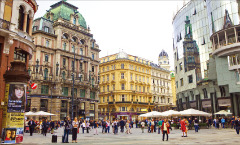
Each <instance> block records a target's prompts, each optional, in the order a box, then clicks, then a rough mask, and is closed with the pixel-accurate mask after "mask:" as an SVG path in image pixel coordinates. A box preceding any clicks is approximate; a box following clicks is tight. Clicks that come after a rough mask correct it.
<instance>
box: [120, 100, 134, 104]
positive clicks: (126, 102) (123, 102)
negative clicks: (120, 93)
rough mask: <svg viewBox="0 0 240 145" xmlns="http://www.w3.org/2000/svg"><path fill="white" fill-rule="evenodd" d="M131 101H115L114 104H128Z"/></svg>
mask: <svg viewBox="0 0 240 145" xmlns="http://www.w3.org/2000/svg"><path fill="white" fill-rule="evenodd" d="M130 103H132V102H131V101H121V102H116V104H130Z"/></svg>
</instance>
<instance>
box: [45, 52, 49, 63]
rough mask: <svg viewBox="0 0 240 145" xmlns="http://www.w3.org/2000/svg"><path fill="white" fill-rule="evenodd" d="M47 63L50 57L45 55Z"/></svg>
mask: <svg viewBox="0 0 240 145" xmlns="http://www.w3.org/2000/svg"><path fill="white" fill-rule="evenodd" d="M45 61H46V62H48V55H47V54H46V55H45Z"/></svg>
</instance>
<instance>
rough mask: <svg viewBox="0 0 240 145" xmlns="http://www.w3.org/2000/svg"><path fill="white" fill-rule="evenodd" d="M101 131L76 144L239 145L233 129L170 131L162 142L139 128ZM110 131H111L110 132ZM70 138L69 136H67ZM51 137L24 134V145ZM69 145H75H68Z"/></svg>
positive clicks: (48, 140)
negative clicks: (128, 132)
mask: <svg viewBox="0 0 240 145" xmlns="http://www.w3.org/2000/svg"><path fill="white" fill-rule="evenodd" d="M101 131H102V129H101V128H99V129H98V132H99V134H98V135H93V130H91V131H90V133H89V134H87V133H86V132H85V133H84V134H82V132H81V131H80V133H79V134H78V139H77V140H78V143H77V144H117V145H120V144H145V145H151V144H217V145H226V144H233V145H234V144H239V135H237V134H236V132H235V130H234V129H219V130H218V129H200V130H199V132H198V133H195V131H194V130H190V131H189V133H188V137H181V135H182V133H181V130H172V131H170V134H169V140H168V141H162V134H157V133H147V129H145V133H142V132H141V129H140V128H137V129H136V128H133V129H132V130H131V131H132V134H126V133H118V135H114V134H113V133H112V132H111V133H110V134H108V133H106V134H102V132H101ZM111 131H112V130H111ZM56 134H57V135H58V143H54V144H62V143H61V135H63V130H62V129H59V130H57V131H56ZM69 137H70V138H71V135H70V136H69ZM51 139H52V136H51V134H47V136H46V137H43V136H42V135H41V134H37V133H36V134H34V135H33V136H29V134H27V133H26V134H24V143H23V144H24V145H38V144H46V145H48V144H53V143H51ZM69 144H76V143H71V141H70V143H69Z"/></svg>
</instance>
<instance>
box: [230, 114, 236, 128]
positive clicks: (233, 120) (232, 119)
mask: <svg viewBox="0 0 240 145" xmlns="http://www.w3.org/2000/svg"><path fill="white" fill-rule="evenodd" d="M233 128H234V129H235V117H234V116H233V117H232V118H231V129H233Z"/></svg>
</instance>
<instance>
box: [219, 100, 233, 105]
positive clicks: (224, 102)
mask: <svg viewBox="0 0 240 145" xmlns="http://www.w3.org/2000/svg"><path fill="white" fill-rule="evenodd" d="M218 105H219V106H231V100H230V99H219V100H218Z"/></svg>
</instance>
